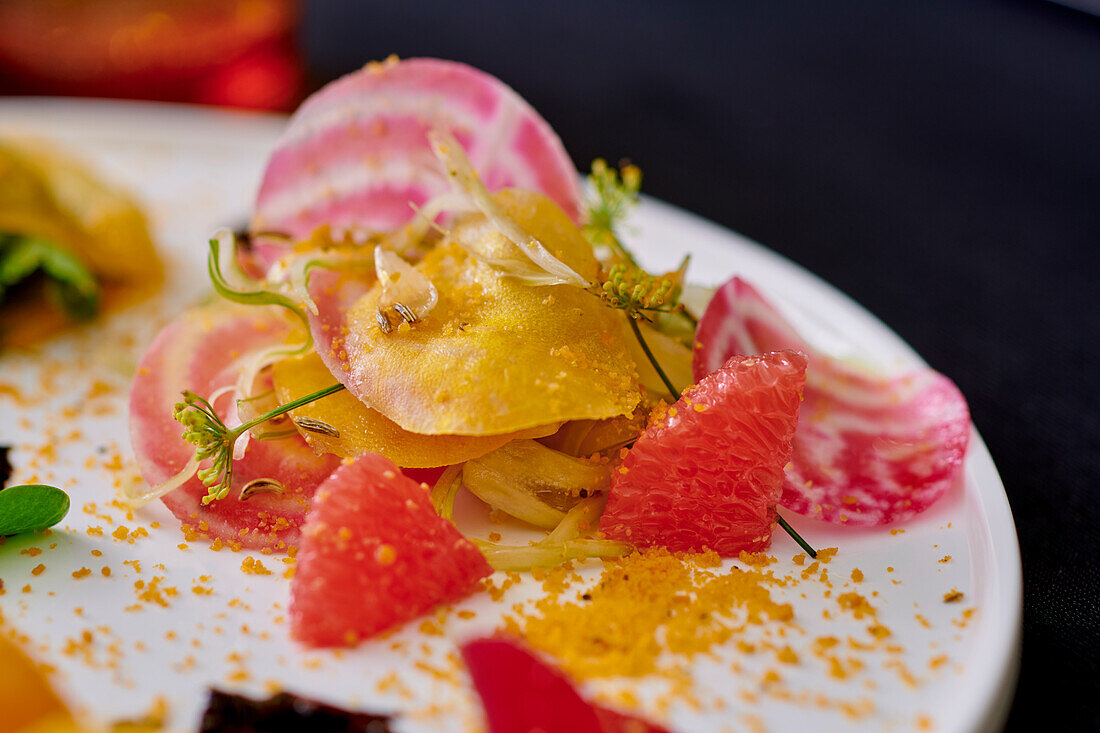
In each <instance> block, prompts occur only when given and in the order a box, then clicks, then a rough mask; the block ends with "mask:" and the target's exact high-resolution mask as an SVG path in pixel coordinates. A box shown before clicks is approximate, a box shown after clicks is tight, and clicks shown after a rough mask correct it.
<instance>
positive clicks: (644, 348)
mask: <svg viewBox="0 0 1100 733" xmlns="http://www.w3.org/2000/svg"><path fill="white" fill-rule="evenodd" d="M627 320H629V321H630V328H631V329H632V330H633V331H634V337H635V338H637V339H638V344H639V345H640V346H641V347H642V351H644V352H645V355H646V358H647V359H649V363H650V364H652V365H653V369H654V371H656V372H657V376H658V377H660V378H661V381H662V382H664V383H665V386H666V387H668V391H669V394H671V395H672V396H673V397H674V398H675V399H677V400H679V399H680V392H679V391H678V390H677V389H676V388H675V387H673V386H672V380H670V379H669V378H668V375H667V374H665V370H664V369H662V368H661V365H660V364H658V363H657V357H655V356H654V355H653V352H652V351H650V350H649V345H648V344H647V343H646V342H645V339H644V338H642V330H641V329H640V328H638V321H637V319H634V318H628V319H627Z"/></svg>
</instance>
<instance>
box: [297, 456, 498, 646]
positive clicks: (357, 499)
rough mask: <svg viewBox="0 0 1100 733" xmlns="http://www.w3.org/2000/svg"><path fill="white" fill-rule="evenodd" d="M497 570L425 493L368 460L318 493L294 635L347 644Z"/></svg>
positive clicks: (391, 468) (384, 463) (302, 554)
mask: <svg viewBox="0 0 1100 733" xmlns="http://www.w3.org/2000/svg"><path fill="white" fill-rule="evenodd" d="M492 572H493V571H492V569H491V568H490V567H489V564H488V563H487V562H486V561H485V558H484V556H482V554H481V552H480V551H478V549H477V548H476V547H474V545H473V544H472V543H471V542H470V541H469V540H467V539H466V538H464V537H463V536H462V535H461V534H459V533H458V530H457V529H455V527H454V525H453V524H451V523H450V522H448V521H447V520H445V519H443V518H441V517H440V516H439V515H438V514H436V513H435V510H434V509H433V508H432V504H431V501H430V499H429V497H428V492H427V490H426V489H425V488H424V487H423V485H421V484H418V483H416V482H415V481H413V480H412V479H410V478H408V477H407V476H404V475H402V473H401V471H400V469H398V468H397V466H395V465H394V464H393V463H392V462H391V461H389V460H387V459H385V458H383V457H382V456H379V455H376V454H373V453H364V454H363V455H361V456H359V458H357V459H355V460H354V461H351V462H348V463H345V464H344V465H342V466H340V468H338V469H337V470H336V471H334V472H333V474H332V476H330V477H329V478H328V479H327V480H326V481H325V482H324V483H323V484H321V486H320V487H319V488H318V489H317V494H316V497H315V500H314V505H313V509H312V511H311V512H310V514H309V517H308V519H307V521H306V524H305V526H304V527H303V528H302V544H301V550H300V551H299V553H298V566H297V572H296V573H295V575H294V580H293V582H292V583H291V588H290V628H291V635H292V636H293V637H294V638H296V639H298V640H299V641H301V642H303V643H305V644H307V645H309V646H315V647H331V646H351V645H354V644H356V643H357V642H359V641H361V640H364V639H369V638H370V637H372V636H374V635H375V634H378V633H379V632H381V631H384V630H386V629H388V628H390V627H393V626H396V625H398V624H400V623H403V622H405V621H408V620H410V619H413V618H416V617H417V616H419V615H421V614H423V613H425V612H426V611H429V610H431V609H432V608H433V607H434V606H436V605H438V604H440V603H450V602H453V601H458V600H460V599H462V598H465V597H466V596H467V595H469V594H470V593H472V592H473V591H474V590H475V589H476V588H477V584H478V581H479V580H481V579H482V578H484V577H487V576H488V575H490V574H492Z"/></svg>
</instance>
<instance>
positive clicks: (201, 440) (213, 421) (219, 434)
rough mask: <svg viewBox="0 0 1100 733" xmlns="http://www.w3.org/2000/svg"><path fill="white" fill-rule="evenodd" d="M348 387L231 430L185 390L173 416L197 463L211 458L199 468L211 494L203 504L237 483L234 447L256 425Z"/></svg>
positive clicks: (323, 392)
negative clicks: (234, 479) (206, 464)
mask: <svg viewBox="0 0 1100 733" xmlns="http://www.w3.org/2000/svg"><path fill="white" fill-rule="evenodd" d="M342 389H346V388H345V387H344V385H342V384H334V385H332V386H331V387H326V388H324V389H322V390H318V391H316V392H313V393H311V394H308V395H305V396H304V397H299V398H298V399H296V400H294V401H293V402H287V403H286V404H284V405H279V406H278V407H276V408H275V409H274V410H271V411H270V412H265V413H264V414H263V415H260V416H258V417H255V418H253V419H252V420H249V421H248V422H246V423H244V424H242V425H239V426H237V427H235V428H232V429H230V428H229V427H228V426H227V425H226V424H225V423H224V422H222V419H221V418H220V417H218V413H217V412H215V410H214V406H213V405H211V404H210V402H209V400H207V399H206V398H205V397H202V396H200V395H197V394H195V393H194V392H191V391H190V390H185V391H184V393H183V402H178V403H176V408H175V410H174V411H173V412H172V417H173V418H174V419H175V420H176V422H178V423H180V424H181V425H183V427H184V428H185V429H184V431H183V439H184V440H185V441H187V442H188V443H190V444H191V445H193V446H195V455H194V458H193V459H192V463H193V464H196V465H197V464H198V463H199V462H200V461H205V460H207V459H209V460H210V461H211V463H210V465H209V466H208V467H206V468H203V469H199V470H198V477H199V479H200V480H201V481H202V482H203V483H204V484H205V485H206V486H207V488H208V489H209V493H208V494H207V495H206V496H204V497H203V498H202V503H203V504H209V503H210V502H212V501H216V500H217V499H224V498H225V497H226V495H227V494H228V493H229V487H230V486H231V485H232V483H233V447H234V446H235V445H236V444H237V440H238V439H239V438H240V437H241V436H242V435H244V434H245V433H247V432H248V431H249V430H251V429H252V428H254V427H256V426H257V425H260V424H262V423H265V422H267V421H268V420H271V419H272V418H276V417H278V416H279V415H282V414H285V413H287V412H290V411H291V410H295V409H297V408H299V407H301V406H302V405H308V404H309V403H310V402H315V401H317V400H319V399H321V398H322V397H328V396H329V395H330V394H334V393H336V392H339V391H340V390H342Z"/></svg>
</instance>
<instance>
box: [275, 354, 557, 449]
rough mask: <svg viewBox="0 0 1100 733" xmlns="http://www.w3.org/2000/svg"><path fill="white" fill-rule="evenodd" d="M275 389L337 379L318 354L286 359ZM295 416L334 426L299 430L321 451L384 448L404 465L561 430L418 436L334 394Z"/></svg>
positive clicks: (293, 390) (283, 394)
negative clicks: (329, 431) (327, 429)
mask: <svg viewBox="0 0 1100 733" xmlns="http://www.w3.org/2000/svg"><path fill="white" fill-rule="evenodd" d="M274 369H275V391H276V393H277V394H278V396H279V402H280V403H286V402H290V401H291V400H295V399H297V398H299V397H304V396H305V395H307V394H309V393H311V392H316V391H317V390H320V389H324V388H325V387H328V386H329V385H331V384H333V383H334V382H335V380H334V379H333V377H332V374H331V373H329V370H328V367H326V366H325V365H324V363H323V362H322V361H321V358H320V357H319V356H317V354H315V353H313V354H308V355H306V356H299V357H293V358H289V359H284V360H283V361H280V362H278V363H276V364H275V367H274ZM291 416H292V417H294V418H303V417H305V418H310V419H312V420H320V421H321V422H322V423H325V424H327V425H331V426H332V427H334V428H336V430H337V431H338V433H339V435H338V436H333V435H328V434H326V433H324V432H320V431H317V430H306V429H302V428H301V427H299V431H300V432H301V433H302V435H303V437H305V439H306V441H307V442H308V443H309V444H310V445H311V446H313V448H314V449H315V450H317V451H320V452H323V453H334V454H336V455H338V456H342V457H345V458H354V457H355V456H358V455H361V454H363V453H381V454H382V455H383V456H385V457H386V458H389V459H390V460H391V461H393V462H394V463H396V464H397V465H399V466H401V467H403V468H431V467H434V466H450V465H453V464H456V463H463V462H465V461H468V460H471V459H473V458H480V457H481V456H483V455H485V454H486V453H490V452H492V451H494V450H496V449H497V448H500V447H501V446H502V445H504V444H505V443H507V442H509V441H511V440H515V439H517V438H537V437H542V436H544V435H549V434H551V433H553V432H554V431H555V430H557V429H558V426H557V424H554V425H549V426H545V427H539V428H535V429H532V430H523V431H519V432H515V433H508V434H505V435H485V436H467V435H418V434H416V433H410V432H409V431H408V430H404V429H402V428H401V427H400V426H399V425H398V424H397V423H395V422H393V421H392V420H390V419H389V418H387V417H386V416H385V415H383V414H382V413H380V412H378V411H377V410H372V409H370V408H369V407H367V406H366V405H364V404H363V403H362V402H360V401H359V400H358V399H357V398H356V397H355V396H354V395H352V394H350V393H348V392H337V393H336V394H334V395H330V396H328V397H325V398H324V399H321V400H318V401H316V402H311V403H310V404H308V405H306V406H304V407H300V408H298V409H297V410H294V411H293V412H292V413H291Z"/></svg>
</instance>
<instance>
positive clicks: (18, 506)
mask: <svg viewBox="0 0 1100 733" xmlns="http://www.w3.org/2000/svg"><path fill="white" fill-rule="evenodd" d="M68 513H69V495H68V494H66V493H65V492H64V491H62V490H61V489H58V488H55V487H53V486H45V485H42V484H24V485H22V486H12V487H10V488H7V489H4V490H3V491H0V536H4V535H13V534H22V533H24V532H33V531H35V530H38V529H47V528H49V527H52V526H54V525H55V524H57V523H58V522H60V521H61V520H62V519H64V518H65V515H66V514H68Z"/></svg>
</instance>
